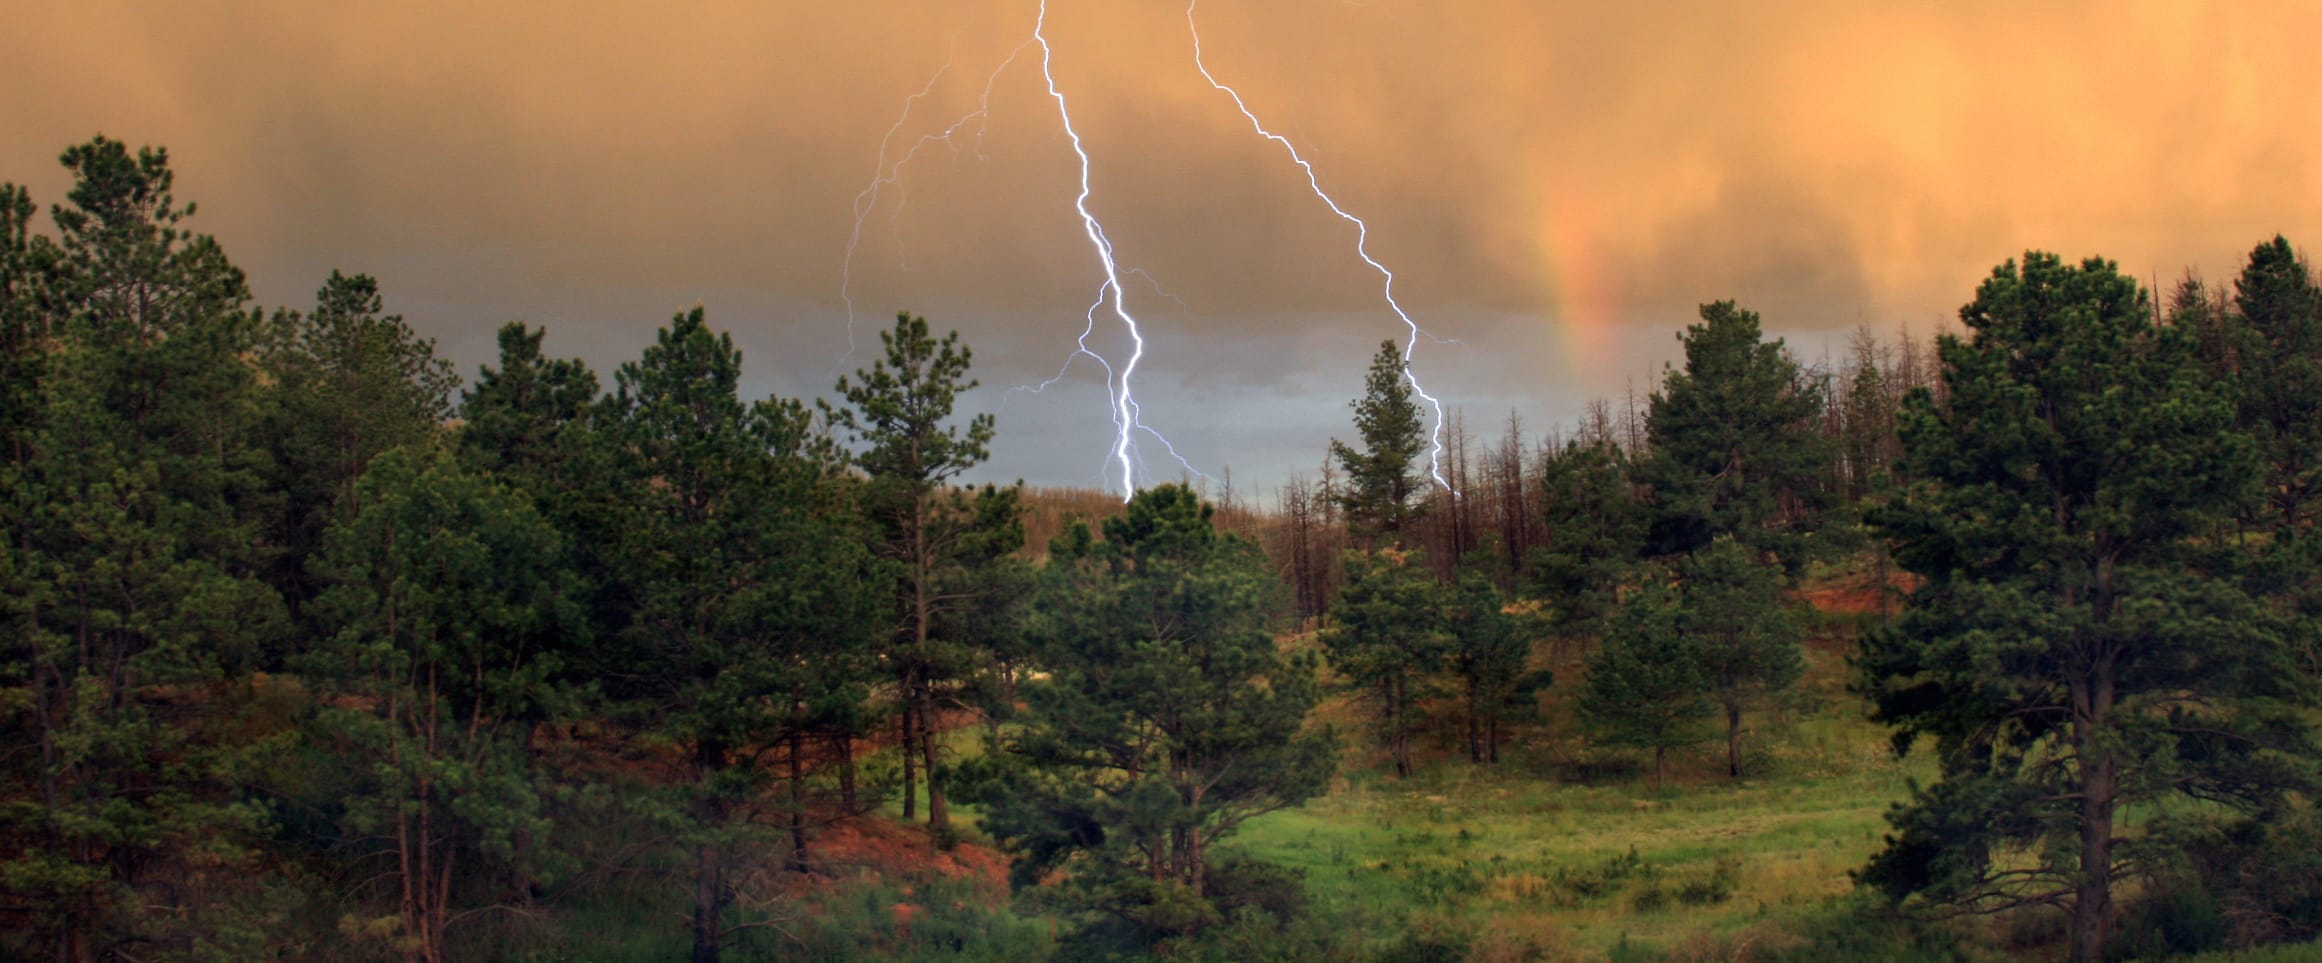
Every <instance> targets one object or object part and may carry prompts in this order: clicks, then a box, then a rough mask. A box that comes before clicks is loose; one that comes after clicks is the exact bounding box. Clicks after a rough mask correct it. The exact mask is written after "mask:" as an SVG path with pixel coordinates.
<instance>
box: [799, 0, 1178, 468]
mask: <svg viewBox="0 0 2322 963" xmlns="http://www.w3.org/2000/svg"><path fill="white" fill-rule="evenodd" d="M1047 26H1048V3H1047V0H1041V3H1040V14H1039V18H1038V19H1037V20H1035V21H1034V22H1033V26H1032V37H1031V39H1028V40H1026V41H1024V42H1023V43H1020V44H1018V45H1016V47H1015V49H1013V50H1011V51H1009V52H1008V56H1007V58H1006V59H1004V60H1002V61H1001V62H1000V65H999V66H998V67H996V68H994V69H993V71H992V73H991V76H990V77H988V78H986V79H985V81H984V89H983V92H982V94H981V95H980V96H978V97H977V99H976V108H975V109H974V110H971V111H968V112H967V113H965V114H963V115H961V116H960V117H959V118H958V119H957V120H955V121H953V122H952V123H951V124H950V125H949V126H947V127H945V128H944V129H943V130H942V131H940V132H938V133H933V134H925V135H922V136H921V137H920V138H919V139H918V140H916V141H914V142H912V144H911V146H910V147H909V148H908V149H906V150H904V151H903V152H902V154H901V156H900V157H896V158H895V159H894V160H893V161H892V162H890V161H889V160H888V158H889V156H890V155H891V154H893V153H894V146H895V142H896V138H897V136H898V135H900V134H901V133H902V131H903V128H904V126H905V125H906V124H908V123H909V121H910V119H911V114H912V111H913V109H914V108H915V107H916V106H917V105H918V103H919V102H920V101H921V100H924V99H926V98H927V97H928V96H929V95H931V94H932V93H933V92H934V90H935V87H936V85H937V84H938V83H939V82H941V81H942V79H943V77H944V75H945V74H946V73H948V72H949V71H950V70H951V68H952V64H951V63H950V62H948V61H947V62H946V63H945V64H944V65H943V66H942V67H940V68H938V69H937V70H936V71H935V74H934V76H932V77H929V78H928V80H927V83H926V84H925V85H923V86H922V87H921V88H920V89H919V91H918V92H917V93H914V94H912V95H911V96H909V97H907V98H905V99H904V101H903V110H902V112H901V114H900V115H898V116H897V117H896V118H895V123H894V124H893V125H891V126H889V127H888V128H887V133H886V135H885V136H883V137H882V138H880V140H879V153H878V159H877V160H876V162H875V163H874V165H873V168H872V174H871V180H870V183H868V184H866V185H865V186H864V187H863V189H862V191H861V192H860V193H858V194H856V195H855V200H854V205H853V213H854V218H855V222H854V228H853V230H852V231H851V232H849V233H848V235H847V245H846V255H845V257H844V259H843V261H842V264H841V266H840V271H839V299H840V300H841V301H843V302H844V303H845V305H846V317H847V353H846V356H845V358H844V359H843V360H842V362H841V364H842V365H843V364H844V363H846V362H848V361H852V360H853V358H854V354H855V351H856V340H855V301H854V262H855V254H856V252H857V250H858V249H859V248H860V247H861V245H862V237H863V225H864V224H865V222H867V221H868V220H869V219H870V216H871V214H872V213H873V212H874V211H876V210H877V209H878V206H879V202H880V198H881V194H882V192H883V191H885V190H886V189H889V188H892V189H894V191H895V193H896V195H897V200H896V202H895V210H894V212H893V213H892V214H891V215H890V216H891V217H900V216H901V214H902V207H903V203H904V201H903V191H904V188H903V170H904V168H905V167H907V166H908V165H909V164H910V163H911V161H912V160H913V159H915V158H917V157H918V156H919V153H920V152H921V151H923V150H925V149H926V148H928V147H930V146H933V145H936V144H941V145H943V146H945V147H948V148H950V149H951V151H952V154H953V156H954V157H955V158H956V157H957V156H958V154H959V151H960V145H959V143H958V141H957V139H956V138H957V137H958V135H959V134H960V133H961V132H962V131H964V130H966V129H967V127H968V125H970V124H974V125H976V130H975V154H976V157H977V159H979V160H981V159H983V151H982V144H983V136H984V131H985V130H986V129H987V128H988V126H989V122H990V117H991V99H992V88H993V87H994V85H996V84H997V83H998V82H999V79H1000V75H1001V74H1003V73H1006V72H1007V70H1008V68H1009V66H1011V65H1013V64H1014V63H1015V62H1016V59H1017V57H1018V56H1020V55H1022V54H1023V52H1024V51H1025V49H1026V48H1028V47H1031V46H1032V45H1034V44H1038V45H1039V46H1040V76H1041V79H1042V80H1044V81H1045V82H1046V83H1047V86H1048V95H1049V96H1050V97H1051V98H1053V99H1054V100H1055V101H1056V113H1057V118H1058V119H1059V120H1060V121H1061V122H1062V123H1063V126H1064V133H1065V136H1066V137H1067V138H1069V139H1070V140H1071V142H1072V151H1073V154H1074V155H1075V156H1076V157H1078V158H1079V159H1080V193H1079V195H1078V196H1076V197H1075V198H1074V199H1073V209H1074V210H1075V211H1077V212H1078V213H1079V215H1080V221H1081V227H1082V229H1083V230H1084V231H1085V232H1086V233H1087V235H1088V239H1089V244H1090V246H1091V247H1092V248H1094V249H1095V251H1096V255H1097V260H1098V262H1099V263H1100V264H1102V265H1103V267H1104V283H1102V284H1100V285H1099V286H1098V287H1097V293H1096V298H1095V300H1093V301H1091V302H1090V304H1089V307H1088V310H1087V311H1086V312H1084V315H1083V318H1082V320H1083V322H1084V323H1083V324H1082V327H1081V331H1080V335H1079V337H1078V338H1077V339H1076V340H1075V342H1074V348H1073V350H1072V352H1071V353H1070V354H1068V355H1066V357H1065V359H1064V364H1063V365H1062V366H1061V367H1059V368H1058V369H1057V372H1056V375H1055V376H1054V377H1051V378H1049V379H1048V380H1046V381H1043V382H1040V383H1039V384H1037V385H1018V386H1016V387H1014V388H1011V389H1009V391H1008V392H1007V394H1006V395H1003V396H1002V398H1001V404H1002V406H1005V405H1006V404H1007V400H1008V398H1010V397H1013V396H1014V395H1015V394H1017V393H1019V392H1022V393H1030V394H1040V393H1042V392H1044V391H1046V390H1047V389H1048V388H1049V387H1050V386H1052V385H1054V384H1056V383H1057V382H1059V381H1062V380H1064V377H1065V376H1066V374H1068V373H1069V372H1070V371H1071V370H1072V365H1073V364H1074V363H1075V362H1077V361H1079V360H1080V358H1082V357H1083V356H1086V357H1087V358H1088V359H1089V360H1091V361H1094V362H1096V363H1097V365H1098V366H1099V367H1101V368H1103V369H1104V372H1105V394H1106V396H1107V399H1108V403H1107V410H1108V413H1109V415H1110V416H1111V418H1112V421H1113V429H1114V439H1113V444H1112V446H1111V448H1110V450H1109V451H1108V452H1107V455H1106V459H1105V460H1106V461H1107V462H1110V463H1113V464H1117V465H1118V466H1119V470H1120V482H1121V492H1122V498H1123V500H1126V499H1127V498H1128V497H1130V496H1131V495H1133V494H1134V493H1135V492H1136V477H1137V469H1138V468H1140V467H1142V464H1143V460H1144V456H1143V453H1142V452H1141V451H1140V450H1139V449H1138V447H1137V445H1136V440H1135V439H1136V434H1137V433H1138V432H1143V433H1145V434H1147V435H1151V436H1152V437H1153V438H1154V439H1156V440H1158V441H1160V443H1161V446H1162V447H1163V448H1165V449H1167V450H1168V452H1169V456H1170V457H1171V458H1173V459H1175V460H1176V461H1177V463H1178V464H1179V465H1180V466H1183V467H1184V469H1185V470H1186V472H1188V473H1190V474H1192V475H1196V476H1199V477H1201V478H1203V479H1209V480H1212V481H1214V479H1211V476H1210V475H1208V474H1207V473H1204V472H1202V471H1201V470H1200V469H1198V468H1195V467H1194V466H1193V463H1192V462H1191V461H1188V460H1187V459H1186V458H1185V456H1184V455H1182V454H1179V453H1178V451H1177V446H1176V445H1174V444H1172V443H1171V442H1170V441H1169V438H1168V436H1166V435H1163V434H1162V433H1161V432H1160V431H1158V430H1155V429H1154V428H1152V427H1151V426H1149V425H1146V424H1145V423H1144V421H1143V414H1144V409H1143V407H1142V406H1141V405H1139V404H1138V402H1137V398H1136V394H1135V392H1134V390H1133V385H1132V382H1131V378H1132V377H1133V376H1134V375H1135V373H1136V370H1137V364H1138V362H1139V361H1142V360H1143V359H1144V356H1145V336H1144V332H1143V331H1142V330H1141V329H1140V328H1139V326H1138V323H1137V318H1136V316H1135V315H1134V314H1132V313H1130V311H1129V306H1128V301H1127V291H1126V289H1125V288H1124V286H1123V285H1122V283H1121V277H1122V275H1124V274H1134V275H1137V276H1140V277H1143V278H1144V279H1145V280H1146V281H1147V282H1148V283H1151V284H1152V285H1153V286H1154V290H1155V291H1157V292H1158V293H1159V294H1160V295H1161V296H1162V297H1165V298H1169V299H1170V300H1173V301H1176V300H1177V299H1176V297H1175V296H1173V295H1171V294H1169V293H1168V292H1167V291H1166V290H1163V289H1162V288H1161V285H1160V282H1158V281H1155V280H1154V279H1153V277H1152V276H1151V275H1149V274H1146V273H1145V272H1143V271H1141V270H1135V269H1130V270H1126V271H1124V270H1122V269H1121V267H1120V266H1119V264H1118V262H1117V261H1116V260H1115V258H1114V256H1113V242H1112V239H1111V238H1110V237H1108V236H1107V235H1106V234H1105V229H1104V225H1103V223H1102V222H1100V221H1098V220H1097V217H1096V215H1095V213H1094V212H1092V211H1091V210H1090V209H1089V197H1090V195H1091V194H1092V193H1093V189H1092V187H1091V184H1090V174H1089V168H1090V166H1091V165H1090V161H1089V155H1088V151H1087V149H1086V148H1085V147H1084V146H1083V145H1082V143H1081V139H1080V132H1079V130H1078V129H1077V128H1076V127H1074V125H1073V122H1072V111H1071V107H1070V105H1069V103H1068V102H1067V101H1066V99H1065V96H1064V91H1063V90H1062V89H1061V88H1060V87H1058V86H1057V83H1056V74H1055V72H1054V70H1053V69H1052V66H1051V65H1052V63H1053V61H1054V55H1055V51H1054V49H1053V47H1051V45H1050V44H1049V41H1048V34H1047ZM1108 301H1109V302H1110V304H1111V307H1112V313H1113V315H1114V316H1115V317H1116V318H1118V319H1119V320H1120V323H1121V326H1122V327H1123V328H1124V329H1126V330H1127V331H1128V333H1129V339H1130V344H1131V348H1130V353H1129V357H1128V360H1127V361H1126V362H1125V363H1123V364H1121V365H1119V366H1117V367H1116V366H1115V365H1114V364H1113V363H1112V362H1111V361H1109V360H1107V359H1106V358H1105V356H1104V355H1101V354H1098V353H1097V351H1096V349H1094V348H1092V347H1090V346H1089V339H1090V338H1091V337H1093V336H1094V335H1095V334H1096V326H1097V314H1098V313H1099V312H1101V311H1103V310H1104V309H1105V307H1106V304H1107V302H1108ZM1177 303H1178V304H1179V306H1180V307H1182V306H1183V305H1184V302H1183V301H1178V302H1177Z"/></svg>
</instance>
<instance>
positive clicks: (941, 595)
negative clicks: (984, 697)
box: [824, 314, 1024, 839]
mask: <svg viewBox="0 0 2322 963" xmlns="http://www.w3.org/2000/svg"><path fill="white" fill-rule="evenodd" d="M879 340H880V342H881V343H882V344H884V345H885V346H886V357H884V358H882V359H880V360H877V361H874V362H872V364H871V368H870V370H868V371H857V372H856V373H855V376H854V378H852V379H851V380H850V379H847V378H840V379H839V382H838V392H839V394H840V395H841V396H842V397H844V398H845V399H846V402H847V405H848V407H845V408H838V409H832V408H829V407H828V406H825V408H824V412H825V414H826V416H827V417H828V418H829V419H830V420H831V421H832V423H833V424H835V425H837V426H838V427H840V428H842V429H844V430H846V431H847V432H848V433H849V434H851V435H852V436H853V440H854V442H855V444H856V445H858V446H859V450H858V451H856V453H855V456H854V458H855V464H856V465H857V466H858V467H860V468H861V469H862V470H863V471H864V472H865V473H866V474H868V475H869V476H870V485H869V486H868V488H867V490H866V491H865V492H864V493H863V500H864V504H865V506H866V507H867V509H868V510H869V512H870V514H871V516H872V518H873V519H874V520H875V521H876V522H877V523H878V525H879V526H880V543H881V544H880V546H879V550H880V554H881V555H882V556H883V557H884V558H885V559H886V560H888V561H889V562H891V563H893V565H894V566H895V571H896V572H897V573H898V575H899V578H900V585H899V590H898V595H897V615H896V619H895V634H894V640H895V641H894V643H893V644H892V645H891V646H889V647H888V649H887V651H886V658H887V664H888V665H889V667H890V668H891V669H892V670H893V672H894V674H895V682H896V686H897V695H898V696H899V697H900V699H901V701H902V703H903V718H902V736H903V745H902V749H903V755H904V770H903V779H904V786H903V794H904V803H903V806H904V810H903V812H904V818H906V819H908V818H910V817H911V816H912V815H913V813H912V808H913V805H914V803H915V802H916V800H915V799H913V797H912V794H913V791H914V787H913V786H912V784H911V781H912V766H913V763H914V762H917V763H919V764H920V766H921V768H922V769H923V771H924V772H925V774H926V777H927V824H928V827H929V829H930V830H931V831H933V832H934V833H935V834H936V836H937V838H938V839H943V838H948V837H949V835H950V832H951V816H950V811H949V808H948V807H947V805H946V802H945V798H944V787H943V778H942V773H943V770H942V769H941V768H940V767H939V759H938V752H937V748H938V744H939V742H938V740H937V739H936V732H937V725H938V716H939V714H940V713H941V712H942V710H943V707H944V703H945V702H947V701H951V695H950V693H949V692H948V690H949V689H950V687H952V686H953V685H955V684H956V683H957V682H958V681H959V680H962V679H966V678H968V677H971V676H973V675H974V674H976V673H977V672H978V671H979V670H981V669H982V668H984V667H985V666H986V665H987V664H988V663H989V659H988V658H986V657H985V656H984V654H983V653H980V652H978V651H977V647H976V646H975V645H974V644H973V640H971V639H969V638H966V637H964V636H963V635H962V634H960V633H957V632H946V631H944V626H945V624H946V616H947V615H948V614H949V612H950V611H952V610H954V609H957V608H959V607H961V606H964V605H966V604H968V603H970V602H972V601H974V600H975V598H976V596H977V593H976V592H975V591H974V588H975V587H976V585H977V584H978V575H977V573H976V570H977V569H978V568H980V567H983V566H988V565H991V564H993V563H995V562H996V561H997V560H999V559H1001V558H1003V557H1005V556H1006V555H1007V554H1008V553H1010V552H1013V551H1015V550H1016V549H1017V548H1018V547H1020V546H1021V545H1022V544H1023V539H1024V530H1023V525H1022V523H1021V521H1020V519H1019V516H1020V514H1021V510H1020V507H1019V506H1020V501H1021V497H1022V493H1021V486H1020V485H1019V486H1016V487H1012V488H1007V489H1000V488H996V487H993V486H985V487H984V488H983V489H982V490H980V491H974V492H969V491H964V490H961V489H958V488H953V487H950V483H951V481H952V479H954V478H957V477H958V476H959V474H960V473H961V472H964V471H966V470H968V469H969V468H972V467H974V466H975V465H977V464H979V463H981V462H982V461H983V460H984V459H985V458H987V457H989V446H990V444H991V440H992V424H993V420H992V416H991V415H989V414H978V415H975V416H974V417H972V418H970V419H968V423H967V426H966V430H965V431H961V430H960V429H959V428H957V427H955V426H952V425H950V424H947V422H949V421H950V419H951V417H952V410H953V407H954V406H955V404H956V403H957V401H958V397H959V393H960V392H963V391H967V390H969V389H972V388H974V387H975V386H976V382H975V381H974V380H972V379H969V378H968V377H967V372H968V366H969V363H970V361H971V359H972V355H971V353H970V352H969V351H968V349H967V348H966V347H965V346H962V345H961V344H960V343H959V334H958V332H953V333H951V334H949V335H946V336H945V337H944V338H943V339H942V340H941V341H938V340H936V338H935V337H934V336H933V335H932V334H931V333H930V332H929V330H928V327H927V320H926V319H925V318H915V317H912V316H911V315H909V314H899V315H896V317H895V328H894V330H892V331H882V332H880V333H879ZM952 624H957V623H952Z"/></svg>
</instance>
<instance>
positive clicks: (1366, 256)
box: [1185, 0, 1458, 495]
mask: <svg viewBox="0 0 2322 963" xmlns="http://www.w3.org/2000/svg"><path fill="white" fill-rule="evenodd" d="M1200 2H1201V0H1187V3H1186V4H1185V27H1186V29H1187V30H1189V31H1191V32H1192V34H1193V66H1194V68H1195V69H1197V70H1199V71H1201V79H1203V80H1206V81H1209V85H1210V86H1212V87H1215V88H1217V89H1218V90H1220V91H1223V92H1224V93H1225V95H1226V96H1228V97H1231V98H1233V100H1234V107H1235V108H1237V109H1239V110H1240V111H1241V112H1242V116H1243V117H1246V118H1248V119H1249V121H1250V127H1251V128H1252V129H1254V130H1256V131H1257V132H1258V135H1259V136H1261V137H1264V138H1266V139H1267V140H1270V141H1273V142H1275V143H1277V144H1280V145H1282V149H1283V150H1286V151H1289V152H1290V160H1291V162H1293V163H1295V164H1297V165H1298V167H1299V168H1300V169H1301V170H1303V171H1305V172H1306V186H1307V187H1310V188H1312V189H1313V190H1314V196H1316V197H1319V198H1321V199H1322V203H1324V204H1327V205H1329V206H1330V212H1331V213H1333V214H1336V215H1338V216H1339V217H1340V218H1342V219H1344V220H1345V221H1347V223H1350V224H1353V225H1354V226H1355V256H1357V257H1360V258H1362V259H1363V263H1365V264H1368V265H1370V266H1371V269H1372V270H1375V271H1377V272H1379V276H1380V278H1382V279H1383V281H1384V283H1383V285H1382V290H1383V292H1384V293H1385V295H1386V299H1387V307H1388V308H1390V309H1393V311H1394V312H1395V317H1397V318H1401V319H1402V321H1403V325H1404V326H1405V327H1407V328H1409V329H1410V331H1411V333H1410V338H1409V339H1408V340H1406V341H1405V342H1404V343H1403V379H1404V380H1405V381H1408V382H1410V383H1411V391H1412V392H1413V393H1415V394H1417V395H1418V396H1419V397H1421V398H1424V399H1426V400H1427V404H1428V405H1429V406H1431V407H1433V408H1434V409H1435V428H1434V430H1433V432H1431V433H1430V435H1429V441H1430V443H1431V444H1432V445H1433V446H1434V447H1433V448H1432V449H1430V450H1429V452H1428V455H1427V460H1428V473H1429V474H1431V475H1433V476H1435V483H1436V484H1438V485H1441V486H1443V489H1444V490H1445V491H1448V492H1451V493H1452V494H1454V495H1456V494H1458V489H1455V488H1452V487H1451V483H1450V482H1448V481H1445V480H1444V477H1443V402H1440V401H1437V400H1435V396H1434V395H1431V394H1428V393H1427V389H1426V388H1424V387H1421V386H1420V384H1419V376H1418V375H1417V374H1416V373H1414V372H1413V371H1412V370H1411V353H1412V352H1413V351H1414V350H1417V349H1418V347H1419V338H1420V336H1421V335H1422V334H1425V332H1424V331H1423V330H1421V329H1420V327H1419V322H1417V321H1413V320H1411V315H1410V313H1409V312H1407V311H1404V310H1403V305H1402V302H1399V301H1397V300H1395V272H1393V271H1390V270H1387V266H1386V265H1384V264H1381V263H1379V262H1378V259H1376V258H1373V257H1371V252H1370V238H1371V227H1370V225H1368V224H1365V223H1363V219H1362V218H1359V217H1356V216H1354V215H1353V214H1349V213H1347V211H1346V209H1345V208H1343V207H1340V206H1338V201H1337V200H1335V199H1333V198H1332V197H1331V196H1330V192H1328V191H1325V190H1323V189H1322V180H1321V178H1320V177H1318V176H1316V174H1315V173H1314V165H1313V164H1311V163H1308V162H1307V160H1306V158H1305V157H1304V156H1301V155H1300V154H1299V153H1298V147H1297V146H1296V145H1294V144H1292V143H1290V139H1289V138H1287V137H1284V136H1282V135H1280V134H1277V133H1274V132H1273V131H1271V130H1267V129H1266V125H1265V124H1264V123H1263V122H1261V121H1260V120H1258V115H1257V114H1256V113H1254V112H1252V111H1251V110H1250V105H1249V104H1248V103H1245V102H1244V101H1243V100H1242V95H1241V93H1240V92H1239V91H1236V90H1235V89H1233V88H1232V87H1229V86H1226V85H1225V84H1224V83H1222V82H1220V81H1219V80H1218V79H1217V77H1216V76H1215V75H1213V74H1211V73H1210V72H1209V65H1208V64H1207V63H1205V62H1203V60H1202V57H1201V27H1200V25H1198V24H1196V23H1195V22H1194V19H1193V9H1194V7H1196V6H1198V5H1200ZM1429 337H1433V336H1432V335H1429Z"/></svg>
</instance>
